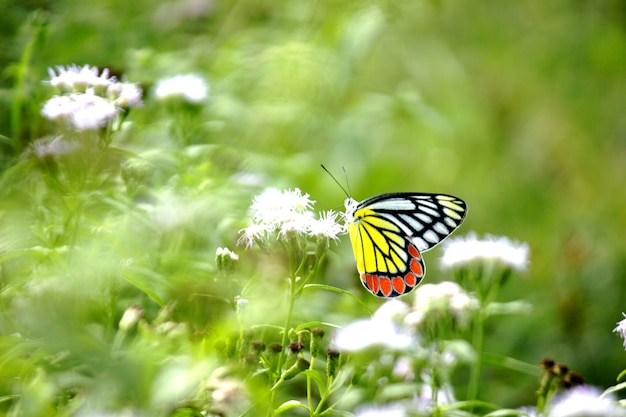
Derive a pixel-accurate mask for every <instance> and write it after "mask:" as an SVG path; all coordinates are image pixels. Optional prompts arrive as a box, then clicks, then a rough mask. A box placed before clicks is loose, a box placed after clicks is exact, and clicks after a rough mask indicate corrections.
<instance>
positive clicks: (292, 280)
mask: <svg viewBox="0 0 626 417" xmlns="http://www.w3.org/2000/svg"><path fill="white" fill-rule="evenodd" d="M296 298H297V297H296V276H295V274H291V276H290V277H289V295H288V300H287V314H286V315H285V324H284V326H283V339H282V342H281V346H282V350H281V351H280V356H279V357H278V367H277V370H278V372H279V373H280V375H279V377H278V378H276V377H275V376H274V378H275V379H274V381H273V384H272V389H271V393H270V404H269V410H268V413H267V415H268V416H270V417H271V416H273V415H274V403H275V401H276V393H277V391H278V390H277V389H278V386H279V385H280V382H282V380H283V379H282V374H283V366H284V365H285V360H286V358H287V341H288V340H289V328H290V326H291V316H292V314H293V306H294V304H295V302H296Z"/></svg>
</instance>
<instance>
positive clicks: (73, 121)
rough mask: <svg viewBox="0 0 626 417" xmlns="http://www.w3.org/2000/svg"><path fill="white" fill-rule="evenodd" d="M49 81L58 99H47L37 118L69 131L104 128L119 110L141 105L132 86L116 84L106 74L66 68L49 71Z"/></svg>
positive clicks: (79, 68)
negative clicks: (62, 125)
mask: <svg viewBox="0 0 626 417" xmlns="http://www.w3.org/2000/svg"><path fill="white" fill-rule="evenodd" d="M48 73H49V74H50V81H48V83H49V84H50V85H52V86H53V87H55V88H56V89H57V90H58V92H59V93H60V94H59V95H56V96H54V97H52V98H51V99H49V100H48V101H47V102H46V103H45V104H44V106H43V108H42V110H41V114H42V115H43V116H44V117H45V118H47V119H48V120H52V121H60V122H64V123H65V124H66V125H67V126H68V127H69V128H70V129H72V130H78V131H82V130H95V129H100V128H103V127H106V126H107V125H109V124H110V122H111V121H113V120H114V119H116V118H117V117H118V116H119V115H120V113H121V112H122V111H123V110H127V109H128V108H130V107H135V106H138V105H140V104H141V89H139V87H138V86H137V85H136V84H132V83H120V82H117V80H116V79H115V77H109V70H108V69H106V68H105V69H104V70H102V72H100V71H99V70H98V68H96V67H90V66H89V65H85V66H84V67H82V68H81V67H78V66H76V65H69V66H67V67H63V66H58V67H56V70H55V69H52V68H49V69H48Z"/></svg>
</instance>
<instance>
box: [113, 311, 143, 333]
mask: <svg viewBox="0 0 626 417" xmlns="http://www.w3.org/2000/svg"><path fill="white" fill-rule="evenodd" d="M142 317H143V308H141V307H139V306H135V305H132V306H130V307H128V308H127V309H126V310H125V311H124V314H123V315H122V318H121V319H120V322H119V328H120V329H122V330H124V331H128V330H130V329H131V328H133V326H135V324H137V322H138V321H139V320H141V318H142Z"/></svg>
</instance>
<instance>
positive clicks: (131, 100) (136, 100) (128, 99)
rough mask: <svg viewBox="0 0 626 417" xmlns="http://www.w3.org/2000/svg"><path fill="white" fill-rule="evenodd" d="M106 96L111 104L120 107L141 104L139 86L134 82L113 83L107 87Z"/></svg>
mask: <svg viewBox="0 0 626 417" xmlns="http://www.w3.org/2000/svg"><path fill="white" fill-rule="evenodd" d="M107 96H108V97H109V98H110V99H111V100H113V104H115V105H116V106H118V107H122V108H125V109H127V108H129V107H136V106H139V105H141V88H139V86H138V85H137V84H135V83H114V84H111V85H109V87H108V88H107Z"/></svg>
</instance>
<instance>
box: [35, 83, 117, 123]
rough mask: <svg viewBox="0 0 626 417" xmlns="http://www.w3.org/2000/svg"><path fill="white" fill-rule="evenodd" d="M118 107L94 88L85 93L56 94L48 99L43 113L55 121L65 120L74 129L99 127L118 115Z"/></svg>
mask: <svg viewBox="0 0 626 417" xmlns="http://www.w3.org/2000/svg"><path fill="white" fill-rule="evenodd" d="M117 113H118V109H117V108H116V107H115V106H114V105H113V104H111V103H109V102H108V101H107V100H105V99H103V98H102V97H100V96H97V95H95V93H94V92H93V90H89V91H88V92H87V93H85V94H76V93H73V94H70V95H68V96H55V97H52V98H51V99H50V100H48V101H47V102H46V103H45V104H44V106H43V108H42V110H41V114H42V115H43V116H44V117H45V118H47V119H49V120H53V121H65V122H66V123H67V124H68V125H69V126H70V127H71V128H72V129H74V130H92V129H99V128H101V127H104V126H106V125H107V123H108V122H109V121H111V120H112V119H113V118H115V117H116V116H117Z"/></svg>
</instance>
